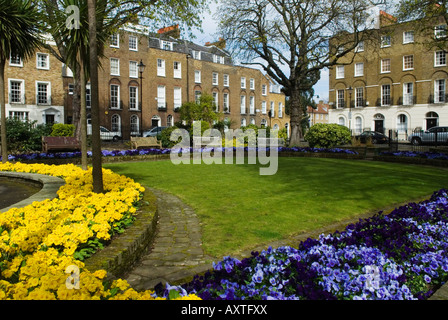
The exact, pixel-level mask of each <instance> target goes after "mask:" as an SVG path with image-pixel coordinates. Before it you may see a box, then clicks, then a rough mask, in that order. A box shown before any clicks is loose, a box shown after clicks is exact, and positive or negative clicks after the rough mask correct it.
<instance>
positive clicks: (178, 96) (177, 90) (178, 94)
mask: <svg viewBox="0 0 448 320" xmlns="http://www.w3.org/2000/svg"><path fill="white" fill-rule="evenodd" d="M181 106H182V88H181V87H174V110H176V109H178V108H180V107H181Z"/></svg>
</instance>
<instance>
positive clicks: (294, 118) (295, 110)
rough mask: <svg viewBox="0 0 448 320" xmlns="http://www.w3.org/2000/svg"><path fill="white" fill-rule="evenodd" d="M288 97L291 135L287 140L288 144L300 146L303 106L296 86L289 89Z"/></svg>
mask: <svg viewBox="0 0 448 320" xmlns="http://www.w3.org/2000/svg"><path fill="white" fill-rule="evenodd" d="M289 98H290V108H291V109H290V113H291V114H290V123H291V136H290V140H289V145H290V146H300V145H301V144H302V136H303V134H302V118H303V109H304V108H303V106H302V99H301V97H300V91H299V89H298V88H292V89H291V96H290V97H289Z"/></svg>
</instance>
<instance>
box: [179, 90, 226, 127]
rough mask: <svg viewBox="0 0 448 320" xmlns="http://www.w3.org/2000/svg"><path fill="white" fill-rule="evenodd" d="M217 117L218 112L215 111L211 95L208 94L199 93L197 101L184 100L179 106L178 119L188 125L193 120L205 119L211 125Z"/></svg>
mask: <svg viewBox="0 0 448 320" xmlns="http://www.w3.org/2000/svg"><path fill="white" fill-rule="evenodd" d="M219 118H220V114H219V112H217V111H216V106H215V104H214V100H213V97H212V96H211V95H208V94H203V95H201V97H200V98H199V101H188V102H185V103H184V104H182V107H181V108H180V119H181V120H184V121H186V122H187V124H188V125H190V126H191V125H192V124H193V122H194V121H205V122H208V124H209V125H210V127H211V126H212V124H213V122H215V121H218V120H219Z"/></svg>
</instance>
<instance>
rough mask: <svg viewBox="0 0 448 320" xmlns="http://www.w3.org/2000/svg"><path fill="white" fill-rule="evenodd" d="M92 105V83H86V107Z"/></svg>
mask: <svg viewBox="0 0 448 320" xmlns="http://www.w3.org/2000/svg"><path fill="white" fill-rule="evenodd" d="M91 107H92V93H91V91H90V83H88V84H86V108H91Z"/></svg>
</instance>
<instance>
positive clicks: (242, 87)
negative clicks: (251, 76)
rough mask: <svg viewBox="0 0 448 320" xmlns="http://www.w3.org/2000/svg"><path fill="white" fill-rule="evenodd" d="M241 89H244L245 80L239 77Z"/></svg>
mask: <svg viewBox="0 0 448 320" xmlns="http://www.w3.org/2000/svg"><path fill="white" fill-rule="evenodd" d="M241 89H246V78H245V77H241Z"/></svg>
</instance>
